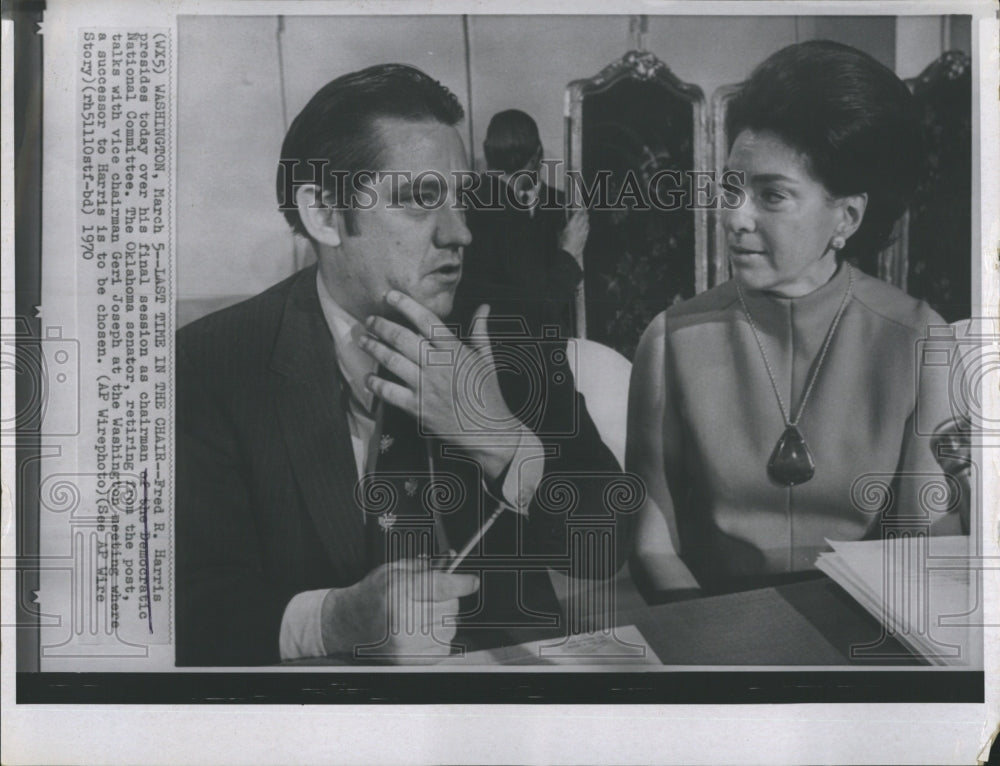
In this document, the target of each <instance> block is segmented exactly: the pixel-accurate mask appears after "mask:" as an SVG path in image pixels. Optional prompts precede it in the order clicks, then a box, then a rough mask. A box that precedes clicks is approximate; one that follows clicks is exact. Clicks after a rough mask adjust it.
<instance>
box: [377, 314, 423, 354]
mask: <svg viewBox="0 0 1000 766" xmlns="http://www.w3.org/2000/svg"><path fill="white" fill-rule="evenodd" d="M365 326H366V327H367V328H368V331H369V332H371V333H373V334H374V335H376V336H377V337H378V338H379V339H380V340H382V341H384V342H385V343H386V344H387V345H388V346H389V347H391V348H394V349H396V351H398V352H399V353H401V354H402V355H403V356H405V357H406V358H407V359H409V360H410V361H411V362H414V363H415V364H420V343H421V340H420V336H419V335H417V334H416V333H415V332H413V330H410V329H409V328H407V327H403V325H401V324H398V323H396V322H393V321H392V320H391V319H386V318H385V317H379V316H371V317H368V320H367V321H366V322H365Z"/></svg>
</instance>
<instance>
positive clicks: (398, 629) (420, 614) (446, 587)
mask: <svg viewBox="0 0 1000 766" xmlns="http://www.w3.org/2000/svg"><path fill="white" fill-rule="evenodd" d="M478 589H479V578H478V577H476V576H475V575H471V574H447V573H445V572H440V571H435V570H433V569H432V568H431V566H430V563H429V561H428V560H427V559H406V560H402V561H397V562H394V563H391V564H383V565H381V566H380V567H377V568H376V569H373V570H372V571H371V572H369V573H368V574H367V575H365V577H364V578H363V579H362V580H360V581H359V582H357V583H355V584H354V585H352V586H350V587H348V588H334V589H331V590H330V591H329V593H327V595H326V598H325V599H324V601H323V611H322V631H323V647H324V649H325V650H326V653H327V654H335V655H351V656H354V657H358V658H363V657H365V656H369V655H365V654H364V647H369V648H370V649H372V650H373V651H372V653H371V655H370V656H371V657H373V658H374V657H378V658H381V659H385V660H388V661H390V662H396V663H405V662H415V661H420V659H421V658H426V659H428V660H438V659H441V658H443V657H446V656H448V654H449V651H450V643H451V640H452V639H453V638H454V637H455V626H454V624H451V625H445V624H444V619H443V618H444V617H446V616H448V615H455V614H457V613H458V599H459V598H461V597H462V596H467V595H469V594H470V593H475V592H476V591H477V590H478Z"/></svg>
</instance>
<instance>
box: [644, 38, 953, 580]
mask: <svg viewBox="0 0 1000 766" xmlns="http://www.w3.org/2000/svg"><path fill="white" fill-rule="evenodd" d="M727 128H728V135H729V136H730V137H731V141H732V143H731V145H730V151H729V157H728V161H727V163H726V170H728V171H729V172H730V173H736V174H738V175H735V176H733V178H735V179H737V180H735V181H734V182H733V184H732V185H731V186H728V187H727V189H726V193H727V196H728V197H729V198H730V199H731V200H733V201H736V202H738V204H736V205H734V206H733V208H732V209H729V210H726V211H723V213H722V214H723V216H724V225H725V231H726V234H727V240H726V242H725V243H722V244H721V245H720V246H722V247H725V248H726V249H727V252H728V256H729V262H730V265H731V268H732V279H731V280H730V281H728V282H725V283H724V284H721V285H719V286H717V287H715V288H713V289H711V290H708V291H707V292H704V293H702V294H701V295H698V296H695V297H694V298H692V299H690V300H688V301H686V302H684V303H682V304H679V305H677V306H674V307H671V308H670V309H668V310H667V311H665V312H664V313H662V314H660V315H659V316H657V317H656V318H655V320H654V321H653V322H652V323H651V325H650V326H649V327H648V328H647V330H646V331H645V333H644V335H643V337H642V340H641V342H640V345H639V348H638V351H637V355H636V360H635V365H634V367H633V372H632V380H631V387H630V396H629V416H628V446H627V454H626V469H627V470H628V471H634V472H636V473H637V474H639V475H640V476H642V478H643V479H644V481H645V483H646V487H647V489H648V492H649V499H648V502H649V503H651V504H653V505H654V506H655V510H656V511H658V512H659V513H660V514H662V515H663V517H664V518H665V520H666V522H667V524H666V526H667V528H668V530H669V539H665V538H667V535H664V536H663V537H662V538H660V540H659V542H657V543H656V544H655V545H654V544H651V543H650V542H649V541H644V540H643V539H642V537H643V534H644V532H643V530H640V531H639V532H638V536H639V540H638V542H637V553H636V555H635V556H634V561H635V562H636V566H638V567H639V568H640V569H643V568H645V569H646V570H649V569H650V568H653V569H658V570H659V574H657V573H656V572H647V574H648V576H649V578H650V579H652V580H654V581H658V587H659V588H661V589H678V590H688V591H690V590H696V592H697V591H699V590H700V592H701V593H703V594H704V593H720V592H726V591H735V590H743V589H747V588H752V587H763V586H765V585H770V584H776V583H779V582H782V581H784V580H794V579H797V578H801V577H808V576H811V575H812V574H815V573H816V570H815V569H814V566H813V565H814V562H815V560H816V558H817V554H818V553H819V552H820V551H822V550H824V549H825V548H826V542H825V541H826V539H831V540H858V539H863V538H870V537H875V538H878V537H879V536H880V534H881V525H882V523H883V522H885V521H890V520H893V519H896V520H898V519H900V518H901V517H904V516H906V515H907V514H919V513H920V512H926V514H927V525H928V526H930V529H931V531H933V532H935V533H952V534H958V533H959V530H960V527H959V518H960V514H959V513H956V512H954V504H951V506H952V507H948V506H949V504H948V503H942V504H941V506H940V507H933V508H931V507H929V506H928V496H927V494H926V490H927V488H928V487H931V488H933V487H934V486H937V487H940V486H941V485H942V484H943V483H944V482H943V476H942V471H941V469H940V468H939V466H938V464H937V462H936V460H935V457H934V454H933V453H932V449H931V444H930V440H931V432H932V431H933V427H934V426H935V425H937V424H939V423H941V422H943V421H946V420H948V418H949V417H951V416H952V414H953V413H952V409H951V397H950V396H949V388H948V374H949V372H950V371H951V367H950V366H949V365H950V362H949V360H953V359H954V355H953V354H952V352H953V350H954V349H953V348H952V347H951V346H950V345H949V344H948V342H947V341H940V342H930V343H929V344H926V345H922V343H923V339H926V338H928V328H931V327H934V326H942V325H944V321H943V320H942V319H941V317H940V316H938V315H937V314H936V313H935V312H934V311H933V310H931V309H930V308H929V307H928V306H927V304H926V303H924V302H922V301H919V300H916V299H914V298H911V297H910V296H908V295H906V294H905V293H904V292H902V291H900V290H898V289H896V288H895V287H892V286H890V285H888V284H886V283H884V282H881V281H879V280H877V279H874V278H872V277H870V276H867V275H866V274H863V273H862V272H861V271H859V270H858V269H857V268H855V267H854V266H852V265H851V261H852V260H854V259H856V258H858V257H860V256H863V255H866V254H869V255H870V254H874V253H877V252H878V251H879V250H881V249H882V248H883V247H884V246H885V245H886V244H887V242H888V239H889V236H890V232H891V231H892V228H893V223H894V222H895V221H896V219H897V218H898V217H899V216H900V215H901V214H902V213H903V211H904V210H905V209H906V206H907V201H908V199H909V198H910V195H911V194H912V192H913V190H914V187H915V185H916V183H917V181H918V179H919V176H920V172H921V164H922V163H921V160H922V148H921V135H920V120H919V116H918V115H917V114H916V113H915V109H914V102H913V98H912V96H911V94H910V92H909V90H908V89H907V87H906V85H905V84H904V83H903V82H902V81H901V80H900V79H899V78H898V77H897V76H896V75H895V74H894V73H893V72H891V71H890V70H888V69H887V68H886V67H884V66H883V65H882V64H880V63H878V62H877V61H875V60H874V59H873V58H871V57H870V56H868V55H867V54H865V53H862V52H861V51H858V50H855V49H854V48H851V47H848V46H846V45H841V44H837V43H833V42H825V41H814V42H807V43H802V44H798V45H793V46H790V47H787V48H785V49H783V50H780V51H778V52H777V53H775V54H774V55H772V56H771V57H770V58H768V59H767V60H766V61H764V62H763V63H762V64H761V65H760V66H759V67H757V69H756V70H754V72H753V73H752V75H751V76H750V78H749V79H748V80H747V81H746V82H745V83H744V84H743V85H742V87H741V88H740V90H739V92H738V93H737V94H736V95H735V97H734V99H733V101H732V102H731V105H730V107H729V112H728V124H727ZM928 349H933V350H934V351H935V352H937V353H938V356H937V357H936V359H937V360H938V363H937V364H934V365H930V364H927V363H926V362H925V360H926V359H929V358H930V357H929V356H927V354H926V353H925V352H926V351H927V350H928ZM921 424H923V425H921ZM928 424H929V427H928ZM935 483H937V484H935ZM880 487H885V489H886V490H887V491H884V492H881V493H880V491H879V488H880ZM866 488H867V489H866ZM871 490H874V491H875V495H872V494H871ZM876 495H877V497H876ZM876 500H878V501H879V502H875V501H876ZM965 501H966V502H967V498H966V499H965ZM931 505H933V503H931ZM915 523H917V524H920V523H923V522H922V521H920V520H919V519H917V520H916V521H915Z"/></svg>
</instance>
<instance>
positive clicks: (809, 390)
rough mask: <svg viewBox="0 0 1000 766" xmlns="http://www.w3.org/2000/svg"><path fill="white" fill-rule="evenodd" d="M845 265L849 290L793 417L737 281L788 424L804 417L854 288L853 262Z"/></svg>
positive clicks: (779, 405) (747, 315) (765, 365)
mask: <svg viewBox="0 0 1000 766" xmlns="http://www.w3.org/2000/svg"><path fill="white" fill-rule="evenodd" d="M844 266H846V267H847V290H845V291H844V297H843V298H842V299H841V301H840V307H839V308H838V309H837V313H836V314H835V315H834V317H833V322H831V323H830V329H829V330H827V332H826V339H825V340H824V341H823V348H822V350H821V351H820V354H819V361H818V362H817V363H816V366H815V367H814V368H813V372H812V375H811V376H810V377H809V382H808V383H807V384H806V390H805V393H803V394H802V401H801V402H800V403H799V411H798V412H796V413H795V418H794V419H791V418H790V417H789V415H790V414H791V410H790V409H788V410H786V409H785V400H784V399H783V398H782V397H781V391H780V390H779V389H778V384H777V382H776V381H775V380H774V371H773V370H772V369H771V362H770V360H769V359H768V358H767V352H766V351H765V350H764V344H763V342H762V341H761V339H760V333H759V332H757V325H756V324H755V323H754V321H753V317H752V316H751V315H750V309H748V308H747V302H746V299H745V298H744V297H743V288H741V287H740V284H739V282H737V283H736V294H737V295H738V296H739V298H740V305H741V306H743V313H744V314H745V315H746V318H747V321H748V322H749V323H750V329H751V330H752V331H753V337H754V340H756V341H757V348H759V349H760V355H761V357H762V358H763V360H764V367H765V368H766V369H767V377H768V378H769V379H770V380H771V389H772V390H773V391H774V396H775V397H776V398H777V400H778V407H779V408H780V409H781V417H782V418H783V419H784V421H785V425H786V426H791V427H793V428H794V427H796V426H798V424H799V419H800V418H801V417H802V413H803V411H805V408H806V402H808V401H809V395H810V394H812V390H813V386H814V385H815V384H816V379H817V378H818V377H819V371H820V369H821V368H822V367H823V362H825V361H826V352H827V351H829V350H830V343H831V342H832V341H833V336H834V334H835V333H836V332H837V325H838V324H840V318H841V317H842V316H843V315H844V309H846V308H847V302H848V300H850V297H851V292H852V290H853V288H854V269H852V268H851V264H849V263H845V264H844Z"/></svg>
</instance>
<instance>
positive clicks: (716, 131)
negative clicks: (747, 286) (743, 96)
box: [710, 84, 740, 287]
mask: <svg viewBox="0 0 1000 766" xmlns="http://www.w3.org/2000/svg"><path fill="white" fill-rule="evenodd" d="M739 89H740V86H739V85H737V84H734V85H720V86H719V87H718V88H716V89H715V92H714V93H712V167H713V168H714V169H715V174H716V175H715V177H716V178H721V177H722V168H723V167H725V164H726V159H727V158H728V157H729V136H728V135H726V114H727V112H728V110H729V102H730V101H731V100H732V98H733V96H735V95H736V92H737V91H738V90H739ZM710 246H711V248H712V287H715V286H716V285H720V284H722V283H723V282H726V281H728V280H729V257H728V256H727V255H726V230H725V229H724V228H723V226H722V215H721V213H720V211H719V210H718V209H716V210H713V211H712V240H711V244H710Z"/></svg>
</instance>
